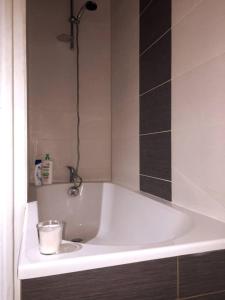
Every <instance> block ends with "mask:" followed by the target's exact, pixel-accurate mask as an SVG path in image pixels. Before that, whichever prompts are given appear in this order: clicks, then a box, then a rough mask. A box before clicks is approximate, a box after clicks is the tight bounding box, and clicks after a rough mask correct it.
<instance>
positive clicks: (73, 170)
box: [67, 166, 76, 183]
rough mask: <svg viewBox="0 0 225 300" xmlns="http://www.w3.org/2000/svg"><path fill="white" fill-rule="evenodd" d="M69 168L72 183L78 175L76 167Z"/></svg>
mask: <svg viewBox="0 0 225 300" xmlns="http://www.w3.org/2000/svg"><path fill="white" fill-rule="evenodd" d="M67 168H68V169H69V172H70V183H74V179H75V177H76V170H75V169H74V167H71V166H67Z"/></svg>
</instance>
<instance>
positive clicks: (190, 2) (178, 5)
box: [172, 0, 203, 26]
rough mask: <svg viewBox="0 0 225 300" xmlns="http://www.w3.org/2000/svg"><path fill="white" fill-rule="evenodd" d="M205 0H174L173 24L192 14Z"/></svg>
mask: <svg viewBox="0 0 225 300" xmlns="http://www.w3.org/2000/svg"><path fill="white" fill-rule="evenodd" d="M202 1H203V0H173V1H172V26H174V25H175V24H177V23H178V22H180V21H181V20H182V19H183V18H184V17H185V16H187V15H188V14H190V13H191V12H192V10H193V9H195V8H196V6H197V5H199V4H200V3H201V2H202Z"/></svg>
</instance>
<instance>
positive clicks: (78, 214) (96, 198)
mask: <svg viewBox="0 0 225 300" xmlns="http://www.w3.org/2000/svg"><path fill="white" fill-rule="evenodd" d="M70 186H71V184H54V185H49V186H41V187H38V188H37V190H36V199H37V201H38V219H39V222H42V221H45V220H60V221H63V223H64V231H63V239H65V240H69V241H78V242H80V241H82V242H86V241H88V240H90V239H92V238H94V237H95V236H96V235H97V233H98V230H99V225H100V218H101V205H102V192H103V184H102V183H85V184H83V185H82V188H81V190H80V195H79V196H76V197H71V196H69V195H68V193H67V192H68V188H69V187H70Z"/></svg>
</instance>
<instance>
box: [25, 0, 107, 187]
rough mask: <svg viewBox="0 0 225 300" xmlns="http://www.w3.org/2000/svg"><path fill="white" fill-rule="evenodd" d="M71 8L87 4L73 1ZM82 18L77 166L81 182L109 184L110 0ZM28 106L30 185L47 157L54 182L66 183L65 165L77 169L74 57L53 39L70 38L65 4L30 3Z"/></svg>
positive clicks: (65, 0) (60, 0)
mask: <svg viewBox="0 0 225 300" xmlns="http://www.w3.org/2000/svg"><path fill="white" fill-rule="evenodd" d="M74 2H75V8H76V11H77V10H78V8H79V7H80V6H81V5H83V3H84V2H85V1H83V0H79V1H78V0H76V1H74ZM96 2H97V4H98V10H97V11H95V12H85V14H84V15H83V18H82V22H81V24H80V114H81V163H80V174H81V176H82V177H83V178H84V180H89V181H100V180H102V181H108V180H110V179H111V100H110V98H111V84H110V78H111V55H110V52H111V41H110V0H98V1H96ZM27 10H28V19H27V30H28V35H27V37H28V41H27V47H28V99H29V100H28V106H29V171H30V172H29V173H30V174H29V175H30V176H29V177H30V178H29V179H30V181H33V167H34V160H35V159H36V158H39V157H41V156H42V155H43V154H44V153H46V152H49V153H51V155H52V158H53V160H54V181H55V182H66V181H68V179H69V174H68V170H67V169H66V165H75V158H76V143H75V140H76V139H75V137H76V108H75V102H76V100H75V84H76V80H75V79H76V77H75V64H74V55H75V52H73V51H71V50H70V49H69V45H68V44H66V43H62V42H59V41H58V40H57V39H56V37H57V35H59V34H61V33H69V23H68V16H69V1H68V0H54V1H52V0H40V1H36V0H29V1H27Z"/></svg>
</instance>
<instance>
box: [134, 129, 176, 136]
mask: <svg viewBox="0 0 225 300" xmlns="http://www.w3.org/2000/svg"><path fill="white" fill-rule="evenodd" d="M167 132H171V130H163V131H155V132H148V133H140V134H139V136H145V135H150V134H159V133H167Z"/></svg>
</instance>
